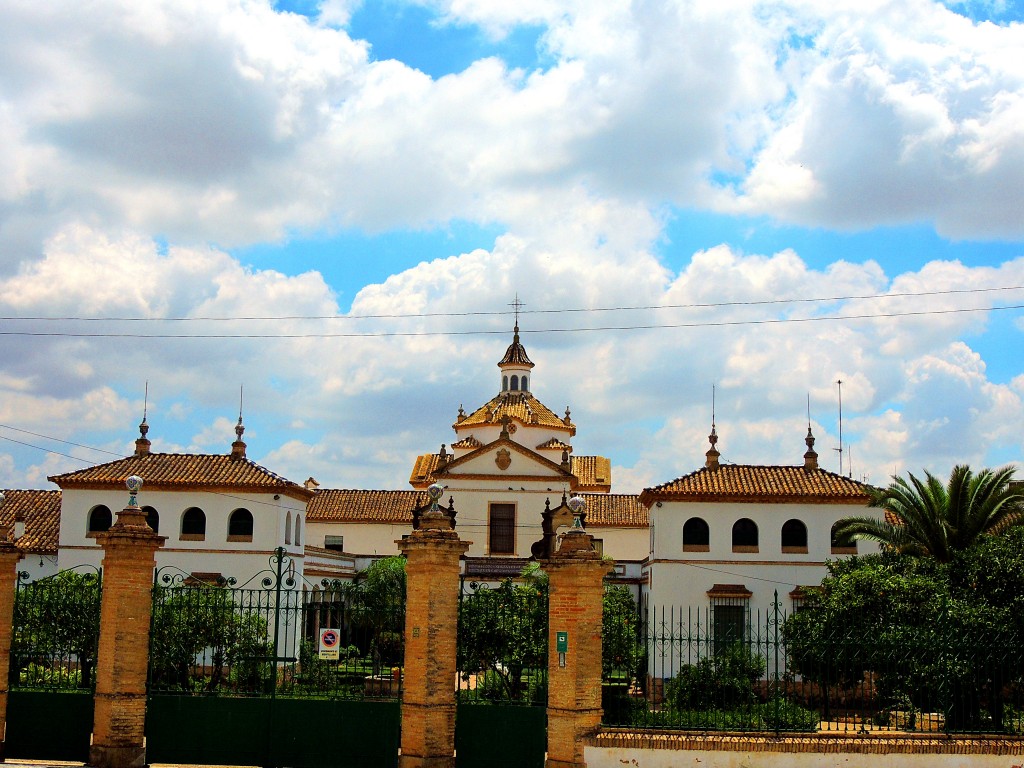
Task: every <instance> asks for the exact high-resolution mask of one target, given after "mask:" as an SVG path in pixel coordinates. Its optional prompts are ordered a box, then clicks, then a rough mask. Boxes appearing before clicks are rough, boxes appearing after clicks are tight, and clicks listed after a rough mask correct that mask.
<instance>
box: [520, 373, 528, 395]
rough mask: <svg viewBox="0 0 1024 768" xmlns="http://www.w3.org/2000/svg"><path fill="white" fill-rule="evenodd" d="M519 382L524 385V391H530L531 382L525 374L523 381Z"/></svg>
mask: <svg viewBox="0 0 1024 768" xmlns="http://www.w3.org/2000/svg"><path fill="white" fill-rule="evenodd" d="M519 384H520V385H521V386H522V388H523V392H529V391H530V383H529V382H528V381H527V380H526V377H525V376H523V379H522V381H520V382H519Z"/></svg>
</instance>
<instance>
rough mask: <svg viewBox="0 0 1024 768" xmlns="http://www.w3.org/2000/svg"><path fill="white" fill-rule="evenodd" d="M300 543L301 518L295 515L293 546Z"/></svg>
mask: <svg viewBox="0 0 1024 768" xmlns="http://www.w3.org/2000/svg"><path fill="white" fill-rule="evenodd" d="M300 544H302V518H301V517H299V516H298V514H296V515H295V546H296V547H297V546H299V545H300Z"/></svg>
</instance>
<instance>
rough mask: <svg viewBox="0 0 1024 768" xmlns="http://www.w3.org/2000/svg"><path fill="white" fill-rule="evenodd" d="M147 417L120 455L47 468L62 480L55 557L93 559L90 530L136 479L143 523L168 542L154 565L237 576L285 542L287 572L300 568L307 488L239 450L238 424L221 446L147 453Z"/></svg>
mask: <svg viewBox="0 0 1024 768" xmlns="http://www.w3.org/2000/svg"><path fill="white" fill-rule="evenodd" d="M148 429H149V427H148V426H147V425H146V422H145V419H143V423H142V424H141V425H140V432H141V436H140V437H139V439H138V440H136V441H135V453H134V454H133V455H131V456H128V457H127V458H124V459H119V460H117V461H112V462H108V463H105V464H99V465H97V466H94V467H89V468H87V469H81V470H78V471H75V472H68V473H65V474H62V475H55V476H53V477H50V478H49V479H50V481H51V482H53V483H55V484H56V485H57V486H58V487H59V488H60V526H59V534H58V541H57V565H58V567H59V568H60V569H62V570H63V569H67V568H71V567H75V566H80V565H93V566H99V564H100V561H101V560H102V558H103V550H102V548H101V547H100V546H99V545H98V544H97V542H96V534H97V533H100V532H102V531H106V530H107V529H109V528H110V526H111V524H112V523H113V522H114V521H116V519H117V512H118V511H119V510H121V509H122V508H123V507H124V506H125V505H126V503H127V501H128V492H127V491H126V489H125V480H126V479H127V478H128V477H129V476H131V475H138V476H139V477H141V478H142V479H143V486H142V489H141V491H140V492H139V494H138V503H139V505H140V506H141V507H142V508H143V510H144V511H145V512H146V515H147V520H148V521H149V524H150V527H151V528H153V529H154V530H155V531H156V532H157V533H159V534H160V535H161V536H165V537H166V538H167V541H166V542H165V543H164V546H163V547H162V548H161V549H159V550H158V551H157V555H156V560H157V568H158V569H161V568H164V566H168V567H169V568H168V569H167V571H166V572H168V573H171V572H174V573H178V574H184V575H185V576H186V577H187V576H190V575H191V576H193V577H195V578H199V579H202V580H204V581H214V580H216V579H217V578H218V577H224V578H234V579H236V580H237V582H238V584H239V585H242V584H243V583H245V582H247V581H248V580H249V579H251V578H252V577H253V576H254V575H255V574H256V573H257V572H260V571H264V570H266V569H268V568H270V562H269V561H270V557H271V556H272V555H273V554H274V551H275V549H276V548H277V547H283V548H284V550H285V552H286V553H287V555H288V557H289V558H290V560H291V562H292V563H293V566H292V569H293V572H294V573H296V574H297V575H298V576H301V575H302V573H303V570H304V560H305V550H304V542H305V537H306V525H305V519H306V503H307V502H308V500H309V498H310V497H311V496H312V493H311V492H310V491H309V490H307V489H306V488H304V487H303V486H301V485H298V484H296V483H294V482H292V481H290V480H286V479H285V478H283V477H280V476H279V475H276V474H274V473H273V472H271V471H270V470H268V469H266V468H264V467H261V466H260V465H259V464H256V463H255V462H253V461H251V460H249V459H247V458H246V455H245V448H246V445H245V443H244V442H242V433H243V431H244V427H243V426H242V421H241V419H239V421H238V426H237V427H236V428H235V432H236V434H237V439H236V440H235V442H234V443H232V445H231V452H230V453H228V454H219V455H209V454H173V453H151V452H150V450H149V449H150V441H149V440H148V439H147V437H146V433H147V432H148Z"/></svg>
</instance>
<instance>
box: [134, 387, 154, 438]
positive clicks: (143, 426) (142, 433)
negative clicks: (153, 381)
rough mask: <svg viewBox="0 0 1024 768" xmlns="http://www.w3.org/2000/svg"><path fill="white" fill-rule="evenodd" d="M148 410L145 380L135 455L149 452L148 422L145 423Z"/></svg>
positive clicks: (147, 389)
mask: <svg viewBox="0 0 1024 768" xmlns="http://www.w3.org/2000/svg"><path fill="white" fill-rule="evenodd" d="M148 410H149V382H148V381H147V382H146V388H145V390H144V394H143V399H142V422H141V423H140V424H139V439H138V440H136V441H135V455H136V456H145V455H146V454H148V453H149V446H150V445H151V443H150V441H149V439H148V438H147V437H146V435H147V434H148V433H149V424H147V423H146V413H147V411H148Z"/></svg>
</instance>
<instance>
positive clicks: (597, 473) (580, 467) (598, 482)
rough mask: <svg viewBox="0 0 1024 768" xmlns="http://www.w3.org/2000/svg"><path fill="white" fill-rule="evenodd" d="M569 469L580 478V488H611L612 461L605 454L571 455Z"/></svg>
mask: <svg viewBox="0 0 1024 768" xmlns="http://www.w3.org/2000/svg"><path fill="white" fill-rule="evenodd" d="M569 469H570V471H571V472H572V473H573V474H574V475H576V477H577V479H578V480H579V489H580V490H601V489H607V488H611V485H612V463H611V462H610V461H609V460H608V459H606V458H605V457H604V456H570V457H569Z"/></svg>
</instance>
